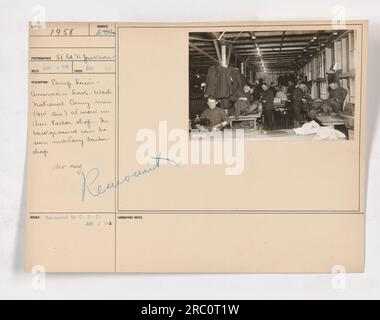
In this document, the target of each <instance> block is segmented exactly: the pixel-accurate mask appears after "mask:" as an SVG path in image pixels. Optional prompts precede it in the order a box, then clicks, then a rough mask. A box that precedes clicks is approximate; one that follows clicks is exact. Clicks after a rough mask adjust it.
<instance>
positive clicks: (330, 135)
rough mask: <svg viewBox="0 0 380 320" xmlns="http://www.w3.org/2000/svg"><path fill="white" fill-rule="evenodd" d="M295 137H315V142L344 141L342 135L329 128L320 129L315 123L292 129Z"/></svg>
mask: <svg viewBox="0 0 380 320" xmlns="http://www.w3.org/2000/svg"><path fill="white" fill-rule="evenodd" d="M294 132H295V134H296V135H300V136H305V135H315V137H314V139H315V140H338V139H345V138H346V136H345V134H344V133H342V132H340V131H338V130H335V129H334V128H331V127H321V126H320V125H319V124H318V123H317V122H315V121H311V122H308V123H305V124H304V125H303V126H302V127H301V128H296V129H294Z"/></svg>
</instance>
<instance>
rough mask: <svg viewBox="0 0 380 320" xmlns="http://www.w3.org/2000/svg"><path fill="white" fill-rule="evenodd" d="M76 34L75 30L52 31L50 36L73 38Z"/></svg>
mask: <svg viewBox="0 0 380 320" xmlns="http://www.w3.org/2000/svg"><path fill="white" fill-rule="evenodd" d="M73 32H74V29H73V28H71V29H60V28H57V29H51V31H50V35H51V36H72V35H73Z"/></svg>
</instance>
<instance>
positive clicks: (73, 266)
mask: <svg viewBox="0 0 380 320" xmlns="http://www.w3.org/2000/svg"><path fill="white" fill-rule="evenodd" d="M367 33H368V25H367V22H366V21H348V22H346V23H345V24H339V25H332V24H331V22H326V21H325V22H324V21H308V22H302V21H299V22H241V23H237V22H234V23H227V22H226V23H222V22H219V23H186V24H184V23H176V24H173V23H172V24H167V23H123V22H121V23H115V22H112V23H111V22H110V23H105V22H101V23H97V22H80V23H78V22H75V23H74V22H73V23H71V22H48V23H30V25H29V126H28V128H29V129H28V131H29V132H28V150H27V158H28V169H27V171H28V174H27V176H28V178H27V180H28V181H27V185H28V206H27V213H26V219H27V236H26V260H25V270H26V271H27V272H31V271H34V270H36V269H37V270H39V269H41V270H43V271H46V272H154V273H155V272H160V273H161V272H166V273H170V272H173V273H174V272H175V273H178V272H186V273H202V272H204V273H212V272H215V273H242V272H244V273H247V272H260V273H279V272H286V273H289V272H291V273H297V272H302V273H305V272H306V273H317V272H318V273H320V272H323V273H330V272H335V271H334V270H337V269H339V270H340V271H344V272H363V271H364V260H365V257H364V252H365V245H364V244H365V243H364V239H365V185H366V181H365V131H366V126H365V121H366V102H367V96H366V90H367V82H366V81H367V80H366V79H367V78H366V77H367Z"/></svg>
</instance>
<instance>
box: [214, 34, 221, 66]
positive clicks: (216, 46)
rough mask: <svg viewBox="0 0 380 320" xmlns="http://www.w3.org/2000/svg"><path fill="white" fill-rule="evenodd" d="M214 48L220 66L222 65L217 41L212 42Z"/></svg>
mask: <svg viewBox="0 0 380 320" xmlns="http://www.w3.org/2000/svg"><path fill="white" fill-rule="evenodd" d="M214 46H215V50H216V55H217V56H218V60H219V63H220V65H222V56H221V55H220V50H219V45H218V41H217V40H214Z"/></svg>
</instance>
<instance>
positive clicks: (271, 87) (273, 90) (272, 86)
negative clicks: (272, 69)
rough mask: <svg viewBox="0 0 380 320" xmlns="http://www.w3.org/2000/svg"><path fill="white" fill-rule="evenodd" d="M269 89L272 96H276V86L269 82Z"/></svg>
mask: <svg viewBox="0 0 380 320" xmlns="http://www.w3.org/2000/svg"><path fill="white" fill-rule="evenodd" d="M270 89H271V90H272V92H273V95H274V96H276V94H277V89H276V84H275V83H274V82H271V84H270Z"/></svg>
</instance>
